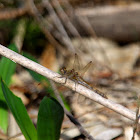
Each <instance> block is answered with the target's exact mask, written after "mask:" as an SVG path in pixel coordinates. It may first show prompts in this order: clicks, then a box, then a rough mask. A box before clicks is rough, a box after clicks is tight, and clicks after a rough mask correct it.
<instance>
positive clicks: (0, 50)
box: [0, 45, 136, 120]
mask: <svg viewBox="0 0 140 140" xmlns="http://www.w3.org/2000/svg"><path fill="white" fill-rule="evenodd" d="M0 54H1V55H3V56H5V57H7V58H9V59H11V60H12V61H14V62H16V63H18V64H20V65H22V66H24V67H26V68H28V69H31V70H33V71H35V72H37V73H39V74H41V75H43V76H45V77H47V78H49V79H51V80H53V81H55V82H57V83H60V84H64V83H65V78H60V75H59V74H58V73H55V72H53V71H51V70H49V69H47V68H45V67H43V66H42V65H40V64H38V63H36V62H33V61H32V60H29V59H27V58H26V57H24V56H22V55H20V54H18V53H16V52H14V51H12V50H10V49H8V48H6V47H4V46H2V45H0ZM64 85H65V86H66V87H68V88H70V89H72V90H75V83H74V81H71V80H69V79H68V80H67V82H66V84H64ZM76 92H78V93H79V94H82V95H84V96H86V97H88V98H90V99H92V100H93V101H95V102H97V103H99V104H101V105H103V106H106V107H107V108H109V109H111V110H114V111H115V112H117V113H119V114H121V115H123V116H124V117H127V118H129V119H131V120H135V116H136V113H135V112H133V111H131V110H129V109H127V108H126V107H124V106H122V105H120V104H117V103H115V102H113V101H110V100H108V99H105V98H103V97H101V96H100V95H98V94H97V93H96V92H94V91H92V90H90V89H88V88H86V87H84V86H82V85H79V84H77V86H76Z"/></svg>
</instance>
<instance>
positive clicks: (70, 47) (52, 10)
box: [43, 0, 75, 52]
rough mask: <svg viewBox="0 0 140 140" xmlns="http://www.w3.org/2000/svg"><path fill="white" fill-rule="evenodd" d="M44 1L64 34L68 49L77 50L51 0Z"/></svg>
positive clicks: (64, 41)
mask: <svg viewBox="0 0 140 140" xmlns="http://www.w3.org/2000/svg"><path fill="white" fill-rule="evenodd" d="M43 3H44V4H45V5H46V7H47V9H48V11H49V13H50V16H51V18H52V20H53V22H54V24H55V26H56V27H57V29H58V30H59V32H60V33H61V34H62V41H63V43H64V44H65V45H66V47H67V48H68V50H70V51H72V52H75V48H74V46H73V44H72V42H71V40H70V38H69V36H68V34H67V32H66V31H65V29H64V27H63V25H62V23H61V21H60V19H59V18H58V16H57V14H56V13H55V11H54V9H53V7H52V5H51V4H50V3H49V0H43Z"/></svg>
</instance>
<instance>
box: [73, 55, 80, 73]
mask: <svg viewBox="0 0 140 140" xmlns="http://www.w3.org/2000/svg"><path fill="white" fill-rule="evenodd" d="M73 69H74V70H75V71H77V72H78V71H80V62H79V57H78V55H77V54H76V53H75V58H74V63H73Z"/></svg>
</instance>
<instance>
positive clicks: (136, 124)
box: [131, 99, 140, 140]
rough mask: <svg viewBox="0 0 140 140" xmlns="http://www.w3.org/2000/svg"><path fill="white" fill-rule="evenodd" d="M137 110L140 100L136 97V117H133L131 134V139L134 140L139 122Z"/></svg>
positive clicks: (139, 106) (139, 108) (139, 117)
mask: <svg viewBox="0 0 140 140" xmlns="http://www.w3.org/2000/svg"><path fill="white" fill-rule="evenodd" d="M139 110H140V100H139V99H137V110H136V119H135V122H134V128H133V136H132V139H131V140H135V134H136V131H137V127H138V123H139V119H140V116H139Z"/></svg>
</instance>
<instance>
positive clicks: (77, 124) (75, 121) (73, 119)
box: [50, 80, 94, 140]
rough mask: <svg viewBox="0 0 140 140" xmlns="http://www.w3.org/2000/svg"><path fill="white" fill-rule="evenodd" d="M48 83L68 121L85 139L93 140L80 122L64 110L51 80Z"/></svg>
mask: <svg viewBox="0 0 140 140" xmlns="http://www.w3.org/2000/svg"><path fill="white" fill-rule="evenodd" d="M50 83H51V86H52V88H53V90H54V93H55V96H56V97H57V99H58V101H59V103H60V104H61V105H62V107H63V109H64V111H65V113H66V115H67V117H68V118H69V119H70V121H71V122H73V123H74V124H75V126H76V127H77V128H78V129H79V131H80V132H81V134H83V135H84V136H85V137H86V138H88V139H89V140H94V138H93V137H92V136H91V135H89V134H88V132H87V131H86V130H85V129H84V128H83V127H82V125H81V124H80V122H79V121H78V120H77V119H76V118H74V117H73V115H72V114H71V113H70V112H68V111H67V110H66V108H65V106H64V103H63V101H62V99H61V97H60V95H59V92H58V90H57V88H56V85H55V83H54V82H53V81H52V80H50Z"/></svg>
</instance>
